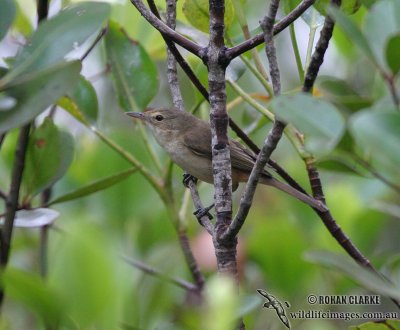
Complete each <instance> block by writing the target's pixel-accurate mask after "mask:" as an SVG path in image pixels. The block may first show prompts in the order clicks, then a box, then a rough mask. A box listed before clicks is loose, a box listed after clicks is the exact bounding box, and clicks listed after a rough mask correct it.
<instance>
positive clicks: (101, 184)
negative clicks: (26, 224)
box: [49, 168, 136, 205]
mask: <svg viewBox="0 0 400 330" xmlns="http://www.w3.org/2000/svg"><path fill="white" fill-rule="evenodd" d="M135 171H136V168H130V169H128V170H126V171H122V172H119V173H117V174H114V175H111V176H108V177H106V178H103V179H100V180H97V181H94V182H91V183H89V184H87V185H85V186H83V187H80V188H78V189H76V190H74V191H71V192H69V193H66V194H64V195H62V196H59V197H56V198H55V199H53V200H52V201H51V202H50V203H49V205H53V204H57V203H63V202H67V201H71V200H74V199H77V198H81V197H84V196H88V195H90V194H93V193H96V192H98V191H101V190H104V189H107V188H109V187H111V186H113V185H115V184H117V183H118V182H120V181H122V180H124V179H126V178H127V177H129V176H130V175H131V174H133V173H134V172H135Z"/></svg>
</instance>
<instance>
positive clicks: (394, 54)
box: [386, 33, 400, 75]
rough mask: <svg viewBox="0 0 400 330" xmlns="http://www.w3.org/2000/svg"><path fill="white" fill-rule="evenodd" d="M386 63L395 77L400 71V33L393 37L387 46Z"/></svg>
mask: <svg viewBox="0 0 400 330" xmlns="http://www.w3.org/2000/svg"><path fill="white" fill-rule="evenodd" d="M386 63H387V65H388V66H389V68H390V70H391V71H392V72H393V74H394V75H396V74H398V73H399V71H400V33H399V34H396V35H395V36H393V37H391V38H390V39H389V41H388V43H387V45H386Z"/></svg>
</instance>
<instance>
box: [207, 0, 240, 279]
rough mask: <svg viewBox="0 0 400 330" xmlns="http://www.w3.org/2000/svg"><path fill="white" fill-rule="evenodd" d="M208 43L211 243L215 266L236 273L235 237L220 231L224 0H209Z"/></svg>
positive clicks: (228, 174) (225, 147)
mask: <svg viewBox="0 0 400 330" xmlns="http://www.w3.org/2000/svg"><path fill="white" fill-rule="evenodd" d="M209 8H210V43H209V45H208V47H207V50H206V53H207V54H206V64H207V67H208V85H209V94H210V104H211V113H210V124H211V132H212V143H211V146H212V166H213V175H214V188H215V195H214V199H215V209H216V212H217V219H216V223H215V231H214V237H213V241H214V247H215V254H216V257H217V263H218V270H219V272H220V273H226V274H230V275H233V276H234V277H237V265H236V245H237V240H236V238H235V239H233V240H230V241H227V240H221V234H222V233H223V232H224V231H225V229H226V228H227V227H228V226H229V224H230V222H231V219H232V169H231V160H230V152H229V140H228V135H227V130H228V123H229V118H228V114H227V112H226V86H225V69H226V65H227V62H226V61H224V56H225V42H224V12H225V2H224V1H223V0H210V1H209Z"/></svg>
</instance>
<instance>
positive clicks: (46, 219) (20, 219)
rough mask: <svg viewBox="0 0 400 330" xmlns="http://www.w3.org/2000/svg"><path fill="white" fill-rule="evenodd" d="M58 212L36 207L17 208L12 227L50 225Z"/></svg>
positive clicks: (1, 222)
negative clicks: (27, 208)
mask: <svg viewBox="0 0 400 330" xmlns="http://www.w3.org/2000/svg"><path fill="white" fill-rule="evenodd" d="M59 215H60V213H58V212H57V211H55V210H51V209H45V208H38V209H32V210H19V211H17V212H16V214H15V219H14V227H17V228H37V227H43V226H47V225H50V224H52V223H53V222H54V220H56V219H57V218H58V216H59ZM3 223H4V217H0V224H1V225H2V224H3Z"/></svg>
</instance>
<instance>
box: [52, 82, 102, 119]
mask: <svg viewBox="0 0 400 330" xmlns="http://www.w3.org/2000/svg"><path fill="white" fill-rule="evenodd" d="M57 104H58V105H59V106H61V107H63V108H64V109H65V110H67V111H68V112H70V113H71V114H72V115H73V116H74V117H77V116H78V117H79V115H78V112H76V110H77V109H78V110H79V113H80V114H81V116H82V118H80V119H78V120H79V121H81V122H83V123H86V122H87V119H89V121H90V122H92V123H93V122H95V121H96V119H97V112H98V108H99V104H98V101H97V94H96V91H95V89H94V88H93V86H92V84H91V83H90V82H89V81H87V80H86V79H85V78H84V77H83V76H80V77H79V81H78V84H77V85H76V86H75V88H74V89H73V90H72V91H70V92H69V93H67V96H65V97H63V98H62V99H60V100H59V101H58V102H57Z"/></svg>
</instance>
